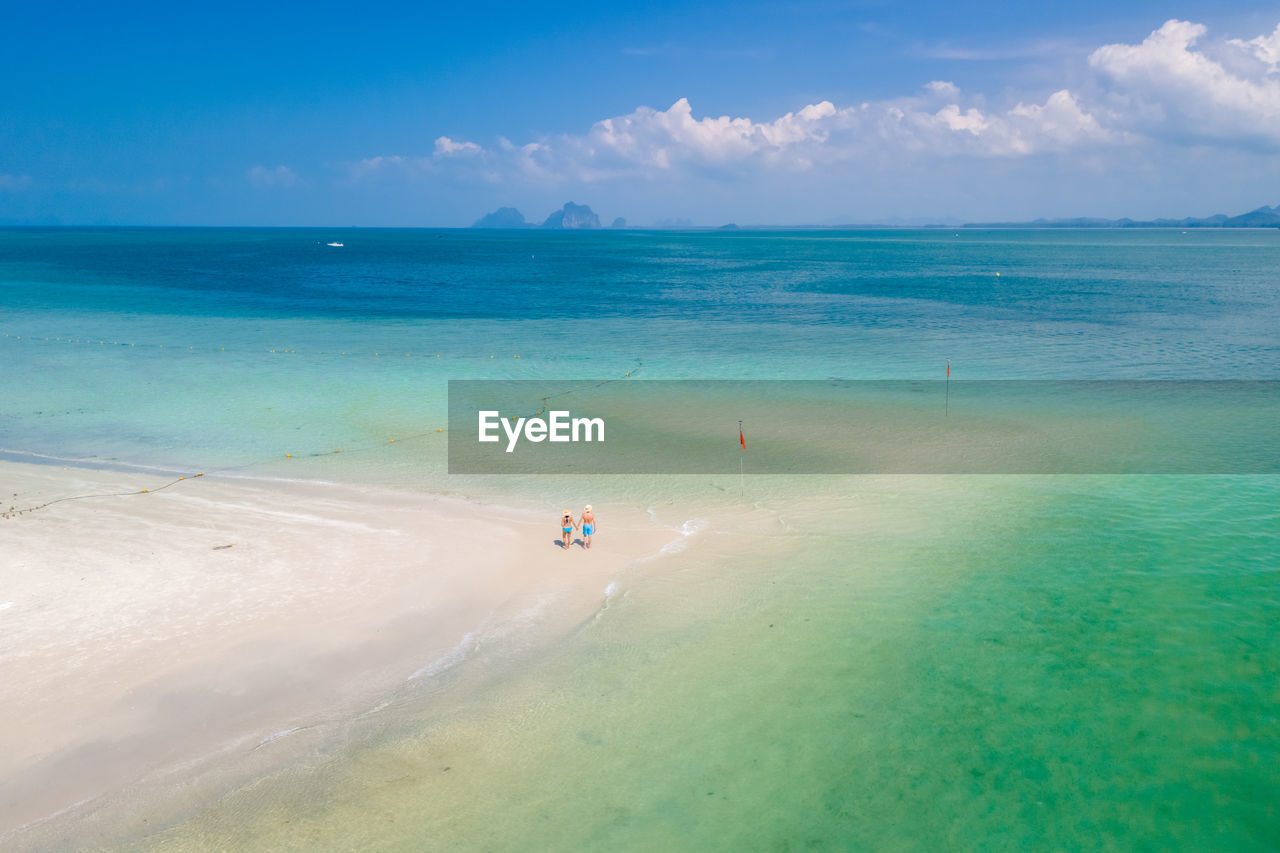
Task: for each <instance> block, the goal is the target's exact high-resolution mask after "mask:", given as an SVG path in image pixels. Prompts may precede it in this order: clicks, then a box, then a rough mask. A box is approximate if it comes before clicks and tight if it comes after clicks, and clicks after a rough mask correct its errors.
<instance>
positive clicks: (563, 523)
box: [560, 509, 578, 554]
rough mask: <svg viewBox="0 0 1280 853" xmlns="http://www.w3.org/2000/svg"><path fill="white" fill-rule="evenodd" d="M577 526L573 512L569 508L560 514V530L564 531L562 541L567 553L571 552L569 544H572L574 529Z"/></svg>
mask: <svg viewBox="0 0 1280 853" xmlns="http://www.w3.org/2000/svg"><path fill="white" fill-rule="evenodd" d="M577 526H578V525H577V524H576V523H575V522H574V520H573V513H571V512H569V510H567V509H566V510H565V511H564V512H563V513H561V514H560V530H561V532H562V533H563V535H562V536H561V538H560V541H561V543H562V544H563V547H564V552H565V553H566V554H568V553H569V545H570V544H572V540H573V529H574V528H575V527H577Z"/></svg>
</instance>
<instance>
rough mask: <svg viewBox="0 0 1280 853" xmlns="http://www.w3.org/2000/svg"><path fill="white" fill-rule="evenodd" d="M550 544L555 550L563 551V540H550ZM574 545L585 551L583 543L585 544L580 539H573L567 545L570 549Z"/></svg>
mask: <svg viewBox="0 0 1280 853" xmlns="http://www.w3.org/2000/svg"><path fill="white" fill-rule="evenodd" d="M551 544H552V545H555V546H556V547H557V548H559V549H560V550H561V551H563V550H565V544H564V540H563V539H552V540H551ZM574 545H577V546H578V547H579V548H582V549H584V550H585V549H586V547H587V545H586V543H585V542H583V541H582V540H581V539H574V540H573V541H572V542H570V543H569V546H570V547H572V546H574Z"/></svg>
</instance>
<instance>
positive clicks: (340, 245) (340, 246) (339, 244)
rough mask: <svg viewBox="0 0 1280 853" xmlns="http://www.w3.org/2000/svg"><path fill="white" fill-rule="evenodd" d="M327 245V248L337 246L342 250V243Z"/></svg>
mask: <svg viewBox="0 0 1280 853" xmlns="http://www.w3.org/2000/svg"><path fill="white" fill-rule="evenodd" d="M325 245H326V246H337V247H338V248H342V244H341V243H325Z"/></svg>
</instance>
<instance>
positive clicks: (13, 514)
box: [0, 474, 204, 518]
mask: <svg viewBox="0 0 1280 853" xmlns="http://www.w3.org/2000/svg"><path fill="white" fill-rule="evenodd" d="M203 476H204V474H192V475H191V476H190V477H187V476H185V475H184V476H182V477H179V478H178V479H176V480H171V481H169V482H168V483H165V484H164V485H163V486H156V487H155V488H154V489H134V490H133V491H132V492H100V493H96V494H89V495H71V496H69V497H65V498H55V499H53V500H51V501H48V502H46V503H42V504H39V505H37V506H29V507H24V508H22V509H18V508H17V507H15V506H11V507H9V509H8V510H6V511H5V512H2V513H0V518H17V517H18V516H20V515H22V514H24V513H28V512H35V511H36V510H38V509H44V508H45V507H49V506H53V505H54V504H60V503H66V502H67V501H83V500H88V499H89V498H125V497H131V496H133V495H149V494H151V493H152V492H162V491H164V490H165V489H167V488H169V487H170V486H176V485H177V484H178V483H181V482H182V481H183V480H186V479H192V480H195V479H198V478H200V477H203Z"/></svg>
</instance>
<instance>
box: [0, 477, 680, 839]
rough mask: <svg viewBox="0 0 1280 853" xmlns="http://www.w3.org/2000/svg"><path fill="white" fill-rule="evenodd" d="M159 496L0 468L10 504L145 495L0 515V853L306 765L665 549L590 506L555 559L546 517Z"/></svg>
mask: <svg viewBox="0 0 1280 853" xmlns="http://www.w3.org/2000/svg"><path fill="white" fill-rule="evenodd" d="M171 479H172V478H171V477H167V476H165V475H160V474H156V475H147V474H138V473H119V472H114V471H96V470H86V469H78V468H59V467H53V466H44V465H27V464H20V463H11V462H5V463H0V483H3V492H4V504H5V506H4V508H5V509H7V508H8V506H9V505H11V504H12V505H15V506H17V507H18V508H19V509H21V508H22V507H24V506H33V505H38V504H42V503H45V502H46V501H48V500H52V499H55V498H61V497H65V496H69V495H76V494H86V493H96V492H123V491H136V490H141V489H151V490H152V491H150V492H148V493H147V494H139V495H132V496H125V497H106V498H92V499H86V500H76V501H67V502H62V503H58V504H55V505H53V506H50V507H47V508H44V509H40V510H37V511H34V512H27V513H24V514H22V515H19V516H17V517H13V518H7V519H0V554H3V560H2V561H0V589H2V590H3V591H2V592H0V723H2V724H0V841H4V842H6V843H14V844H17V845H21V844H22V843H23V840H24V838H26V839H30V838H32V837H33V833H37V832H40V831H44V830H45V829H47V828H48V824H54V823H66V822H74V821H76V820H79V819H80V816H81V815H83V814H86V813H89V812H92V811H93V810H95V809H98V808H104V807H109V804H110V801H111V800H112V798H113V797H117V798H118V797H119V796H120V794H121V792H123V791H126V790H127V789H130V788H131V787H134V786H138V785H148V784H151V785H155V784H158V783H162V782H163V780H166V779H169V780H174V781H175V782H178V781H180V782H182V783H183V784H188V783H190V782H191V781H193V780H196V779H198V778H200V777H201V776H202V775H207V773H208V772H209V771H210V769H211V768H217V767H219V766H222V767H226V766H234V765H236V764H241V765H243V766H245V767H247V766H248V765H249V764H252V763H253V762H258V761H263V760H265V759H264V753H266V752H280V753H283V752H284V751H286V750H287V748H288V746H289V744H290V742H296V743H297V744H299V746H298V747H296V748H304V746H305V740H306V733H307V732H308V731H309V730H310V729H313V728H315V727H317V726H320V725H322V724H323V723H325V722H326V721H331V720H335V719H346V718H350V717H351V716H353V715H357V714H359V713H362V712H364V711H367V710H369V709H371V708H374V707H376V706H377V705H378V704H379V703H380V702H383V701H385V700H386V698H387V697H388V696H390V695H392V694H393V693H394V691H395V690H396V689H398V688H399V687H400V686H402V685H404V684H405V683H406V682H407V681H409V680H415V679H424V678H425V679H429V678H433V677H436V676H437V675H439V674H440V673H441V672H443V671H445V670H447V669H448V668H449V667H450V666H452V665H453V664H455V663H457V662H459V661H461V660H462V659H464V658H465V657H466V656H467V654H468V653H469V652H470V651H471V650H473V649H474V648H475V647H476V646H477V645H478V644H480V643H483V640H484V637H485V636H488V635H492V634H498V633H503V632H508V633H509V632H511V631H513V630H514V631H530V632H537V633H540V634H543V635H544V636H545V635H546V634H545V633H544V632H553V633H554V632H556V631H562V630H565V629H567V628H568V627H570V626H572V625H574V624H577V623H579V622H580V621H581V620H582V619H584V618H587V617H588V616H589V615H590V614H591V613H592V612H593V611H594V610H595V609H596V608H598V607H599V606H600V603H601V601H602V599H603V597H604V593H605V589H606V587H607V586H608V584H609V583H610V582H611V580H612V579H613V578H614V577H615V576H616V574H617V573H618V572H619V571H620V570H622V569H624V568H625V567H626V566H627V565H629V564H631V563H633V562H634V561H636V560H638V559H642V558H644V557H645V556H647V555H651V554H654V553H657V552H658V551H660V550H661V549H662V547H663V546H664V545H665V544H667V543H668V542H670V541H672V540H673V539H676V538H678V537H679V535H680V534H679V532H678V531H673V530H670V529H667V528H664V527H661V526H659V525H657V524H655V523H654V522H653V521H652V520H651V519H649V518H648V517H647V516H646V515H645V514H643V513H640V512H637V511H635V510H625V509H617V510H613V509H611V508H610V507H604V506H599V505H598V502H597V506H596V511H597V513H598V515H599V516H600V517H601V519H602V521H603V522H604V526H603V527H602V528H601V531H600V534H599V535H598V536H597V537H596V542H595V546H594V548H593V549H592V550H591V551H590V552H586V551H584V550H583V549H582V548H581V547H578V546H576V545H575V547H573V548H572V549H571V550H570V552H569V553H567V554H566V553H564V552H563V551H562V549H561V548H560V547H559V544H558V535H557V534H558V530H557V529H556V527H555V522H556V519H557V518H558V511H559V510H560V509H561V508H562V507H560V506H555V507H544V508H540V507H534V506H520V507H517V506H498V505H494V504H488V503H480V502H473V501H469V500H466V499H463V498H445V497H438V496H432V495H426V494H421V493H413V492H402V491H390V490H384V489H373V488H361V487H354V486H350V485H332V484H322V483H314V482H308V483H302V482H292V481H267V480H249V479H239V480H232V479H215V478H212V477H205V478H200V479H188V480H185V481H183V482H180V483H178V484H177V485H175V486H172V487H169V488H166V489H164V490H162V491H155V488H156V487H157V486H159V485H163V484H164V483H166V482H168V481H169V480H171ZM587 498H588V499H589V496H587ZM575 538H578V537H576V536H575ZM228 546H229V547H228ZM267 747H269V749H268V748H267Z"/></svg>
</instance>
